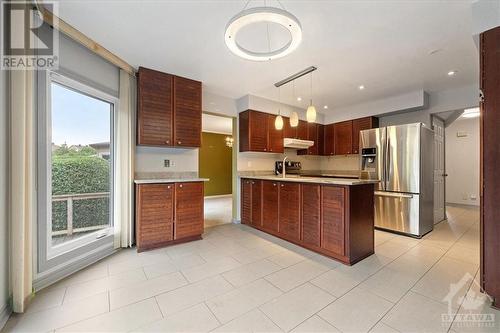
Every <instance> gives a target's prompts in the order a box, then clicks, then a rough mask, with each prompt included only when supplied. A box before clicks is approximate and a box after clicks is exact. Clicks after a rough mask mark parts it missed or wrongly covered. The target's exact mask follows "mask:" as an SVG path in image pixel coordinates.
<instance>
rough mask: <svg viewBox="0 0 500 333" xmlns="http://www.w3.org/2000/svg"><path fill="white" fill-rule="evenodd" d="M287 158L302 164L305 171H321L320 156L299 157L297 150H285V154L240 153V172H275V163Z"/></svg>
mask: <svg viewBox="0 0 500 333" xmlns="http://www.w3.org/2000/svg"><path fill="white" fill-rule="evenodd" d="M285 156H287V157H288V161H297V162H301V164H302V169H303V170H319V169H320V168H321V159H322V157H320V156H307V155H297V150H295V149H285V153H283V154H271V153H254V152H243V153H238V171H274V162H275V161H281V160H283V158H284V157H285Z"/></svg>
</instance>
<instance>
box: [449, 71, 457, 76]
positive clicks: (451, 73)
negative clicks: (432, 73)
mask: <svg viewBox="0 0 500 333" xmlns="http://www.w3.org/2000/svg"><path fill="white" fill-rule="evenodd" d="M455 74H457V71H449V72H448V76H455Z"/></svg>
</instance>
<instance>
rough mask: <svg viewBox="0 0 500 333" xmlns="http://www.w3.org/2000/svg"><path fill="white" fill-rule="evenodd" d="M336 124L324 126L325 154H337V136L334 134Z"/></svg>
mask: <svg viewBox="0 0 500 333" xmlns="http://www.w3.org/2000/svg"><path fill="white" fill-rule="evenodd" d="M334 128H335V124H328V125H325V126H324V134H323V142H324V143H323V144H324V148H323V155H326V156H330V155H335V144H334V142H335V136H334V133H335V132H334Z"/></svg>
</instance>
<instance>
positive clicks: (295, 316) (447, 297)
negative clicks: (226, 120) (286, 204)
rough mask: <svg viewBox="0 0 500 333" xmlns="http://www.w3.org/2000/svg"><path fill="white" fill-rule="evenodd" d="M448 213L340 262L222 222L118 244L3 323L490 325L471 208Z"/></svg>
mask: <svg viewBox="0 0 500 333" xmlns="http://www.w3.org/2000/svg"><path fill="white" fill-rule="evenodd" d="M448 215H449V220H448V221H446V222H442V223H440V224H439V225H437V226H436V228H435V230H434V232H432V233H431V234H429V235H428V236H426V237H425V238H424V239H422V240H415V239H411V238H407V237H402V236H397V235H394V234H390V233H385V232H380V231H377V232H376V254H375V255H373V256H371V257H369V258H367V259H365V260H363V261H362V262H360V263H358V264H356V265H354V266H352V267H348V266H344V265H341V264H339V263H337V262H335V261H333V260H330V259H328V258H325V257H322V256H319V255H316V254H315V253H312V252H310V251H307V250H305V249H302V248H300V247H297V246H295V245H292V244H290V243H287V242H285V241H282V240H280V239H277V238H275V237H272V236H269V235H267V234H264V233H261V232H259V231H256V230H254V229H251V228H249V227H246V226H244V225H234V224H226V225H221V226H216V227H212V228H207V230H206V233H205V235H204V239H203V240H201V241H197V242H192V243H188V244H181V245H177V246H173V247H169V248H165V249H160V250H156V251H151V252H146V253H140V254H138V253H136V252H135V250H134V249H130V250H122V251H120V252H118V253H117V254H115V255H113V256H112V257H109V258H107V259H105V260H103V261H101V262H98V263H96V264H95V265H93V266H91V267H89V268H87V269H86V270H84V271H82V272H79V273H78V274H76V275H74V276H71V277H69V278H67V279H65V280H63V281H61V282H59V283H57V284H56V285H54V286H51V287H49V288H48V289H46V290H43V291H41V292H39V293H37V294H36V296H35V297H34V299H33V302H32V304H31V306H30V308H29V309H28V311H27V313H26V314H24V315H16V316H13V317H12V318H11V319H10V320H9V322H8V324H7V326H6V328H5V331H6V332H28V331H36V332H54V331H55V332H92V331H101V332H129V331H131V332H208V331H216V332H244V331H246V332H250V331H252V332H282V331H291V332H451V333H458V332H499V331H500V312H498V311H495V310H493V309H491V308H490V307H489V306H488V298H487V296H485V295H484V294H481V293H480V292H479V286H478V285H477V279H478V269H479V224H478V211H477V210H476V209H470V208H463V207H449V208H448ZM450 288H452V292H451V293H450ZM479 313H481V314H486V317H484V318H483V317H480V318H483V319H485V320H483V319H481V320H483V321H482V322H479V323H478V322H474V321H471V320H470V319H471V318H478V317H477V316H470V314H474V315H475V314H479ZM480 325H481V326H480Z"/></svg>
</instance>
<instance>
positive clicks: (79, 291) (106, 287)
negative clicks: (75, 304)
mask: <svg viewBox="0 0 500 333" xmlns="http://www.w3.org/2000/svg"><path fill="white" fill-rule="evenodd" d="M145 280H146V276H145V275H144V271H143V270H142V268H139V269H134V270H129V271H125V272H121V273H118V274H115V275H111V276H108V277H105V278H102V279H98V280H91V281H88V282H83V283H79V284H74V285H71V286H69V287H68V288H67V290H66V296H65V297H64V302H69V301H71V300H74V299H81V298H85V297H88V296H92V295H95V294H99V293H102V292H105V291H110V290H115V289H119V288H124V287H128V286H131V285H134V284H136V283H140V282H142V281H145Z"/></svg>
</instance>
